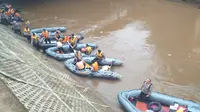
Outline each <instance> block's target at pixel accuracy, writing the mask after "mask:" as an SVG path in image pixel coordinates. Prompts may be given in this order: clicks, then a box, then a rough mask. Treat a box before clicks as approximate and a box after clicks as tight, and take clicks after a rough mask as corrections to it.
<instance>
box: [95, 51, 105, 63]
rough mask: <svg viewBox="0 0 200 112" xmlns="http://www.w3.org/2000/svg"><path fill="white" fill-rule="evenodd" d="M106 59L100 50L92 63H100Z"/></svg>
mask: <svg viewBox="0 0 200 112" xmlns="http://www.w3.org/2000/svg"><path fill="white" fill-rule="evenodd" d="M104 58H105V56H104V53H103V52H102V51H101V50H100V49H99V50H98V51H97V53H96V57H95V58H94V59H93V60H92V63H94V62H95V61H97V62H99V61H101V60H102V59H104Z"/></svg>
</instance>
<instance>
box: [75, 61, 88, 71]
mask: <svg viewBox="0 0 200 112" xmlns="http://www.w3.org/2000/svg"><path fill="white" fill-rule="evenodd" d="M85 66H86V64H85V62H84V61H83V60H79V61H78V62H76V69H78V70H84V69H85Z"/></svg>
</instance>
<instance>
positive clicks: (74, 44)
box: [70, 34, 78, 51]
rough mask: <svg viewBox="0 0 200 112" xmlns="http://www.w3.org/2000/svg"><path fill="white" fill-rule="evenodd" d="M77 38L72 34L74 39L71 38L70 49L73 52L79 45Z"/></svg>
mask: <svg viewBox="0 0 200 112" xmlns="http://www.w3.org/2000/svg"><path fill="white" fill-rule="evenodd" d="M77 40H78V39H77V37H76V36H75V35H74V34H72V37H71V39H70V49H71V50H72V51H73V50H74V48H75V47H76V45H77Z"/></svg>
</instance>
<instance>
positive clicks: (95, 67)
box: [89, 61, 99, 72]
mask: <svg viewBox="0 0 200 112" xmlns="http://www.w3.org/2000/svg"><path fill="white" fill-rule="evenodd" d="M89 69H91V70H92V71H93V72H97V71H98V70H99V64H98V62H97V61H95V62H94V63H92V65H91V66H90V67H89Z"/></svg>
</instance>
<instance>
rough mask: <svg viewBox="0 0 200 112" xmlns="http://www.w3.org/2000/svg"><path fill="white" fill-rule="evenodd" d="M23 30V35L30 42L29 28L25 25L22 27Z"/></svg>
mask: <svg viewBox="0 0 200 112" xmlns="http://www.w3.org/2000/svg"><path fill="white" fill-rule="evenodd" d="M24 32H25V34H26V35H25V36H26V38H27V40H28V42H29V43H31V33H30V29H29V28H28V27H25V28H24Z"/></svg>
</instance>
